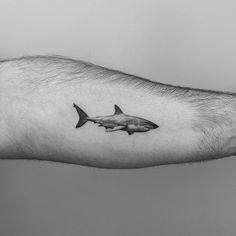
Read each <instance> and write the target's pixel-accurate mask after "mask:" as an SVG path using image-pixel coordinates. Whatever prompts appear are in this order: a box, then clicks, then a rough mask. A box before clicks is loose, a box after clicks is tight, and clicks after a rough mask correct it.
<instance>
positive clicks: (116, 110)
mask: <svg viewBox="0 0 236 236" xmlns="http://www.w3.org/2000/svg"><path fill="white" fill-rule="evenodd" d="M114 107H115V115H119V114H122V113H123V112H122V110H121V109H120V108H119V107H118V106H117V105H116V104H115V106H114Z"/></svg>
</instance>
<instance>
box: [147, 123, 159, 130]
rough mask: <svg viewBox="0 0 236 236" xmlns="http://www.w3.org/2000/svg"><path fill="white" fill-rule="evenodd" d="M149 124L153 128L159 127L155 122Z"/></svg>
mask: <svg viewBox="0 0 236 236" xmlns="http://www.w3.org/2000/svg"><path fill="white" fill-rule="evenodd" d="M149 126H150V128H151V129H156V128H158V127H159V126H158V125H156V124H154V123H150V124H149Z"/></svg>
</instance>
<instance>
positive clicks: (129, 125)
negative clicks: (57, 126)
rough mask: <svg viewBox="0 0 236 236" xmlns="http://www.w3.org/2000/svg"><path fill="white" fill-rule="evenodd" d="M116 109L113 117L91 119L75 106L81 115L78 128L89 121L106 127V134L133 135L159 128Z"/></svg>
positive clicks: (116, 107)
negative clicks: (119, 132) (116, 132)
mask: <svg viewBox="0 0 236 236" xmlns="http://www.w3.org/2000/svg"><path fill="white" fill-rule="evenodd" d="M114 107H115V112H114V114H113V115H108V116H96V117H89V116H88V115H87V114H86V113H85V112H84V111H83V110H82V109H81V108H80V107H78V106H77V105H76V104H74V108H75V109H76V111H77V112H78V115H79V121H78V123H77V125H76V128H79V127H81V126H82V125H84V124H85V123H86V122H87V121H91V122H94V123H97V124H98V126H103V127H105V128H106V132H113V131H117V130H123V131H126V132H127V133H128V134H129V135H131V134H133V133H134V132H147V131H149V130H151V129H156V128H158V127H159V126H158V125H156V124H154V123H153V122H151V121H149V120H145V119H143V118H140V117H136V116H131V115H127V114H125V113H123V112H122V110H121V109H120V108H119V107H118V106H117V105H114Z"/></svg>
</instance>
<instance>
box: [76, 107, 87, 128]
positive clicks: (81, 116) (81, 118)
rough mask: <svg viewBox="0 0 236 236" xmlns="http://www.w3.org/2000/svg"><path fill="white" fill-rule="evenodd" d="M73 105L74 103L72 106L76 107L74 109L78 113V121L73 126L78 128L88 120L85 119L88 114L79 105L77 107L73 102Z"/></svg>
mask: <svg viewBox="0 0 236 236" xmlns="http://www.w3.org/2000/svg"><path fill="white" fill-rule="evenodd" d="M73 105H74V108H75V109H76V111H77V112H78V115H79V121H78V123H77V125H76V126H75V127H76V128H79V127H81V126H82V125H84V124H85V123H86V122H87V121H88V120H87V118H88V115H87V114H86V113H85V112H84V111H83V110H82V109H81V108H80V107H78V106H77V105H76V104H75V103H74V104H73Z"/></svg>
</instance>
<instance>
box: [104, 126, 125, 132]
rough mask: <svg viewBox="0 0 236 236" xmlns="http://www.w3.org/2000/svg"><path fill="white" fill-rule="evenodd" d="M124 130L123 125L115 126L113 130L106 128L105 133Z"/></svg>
mask: <svg viewBox="0 0 236 236" xmlns="http://www.w3.org/2000/svg"><path fill="white" fill-rule="evenodd" d="M124 128H125V126H124V125H120V126H116V127H114V128H107V129H106V132H114V131H117V130H121V129H124Z"/></svg>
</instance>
